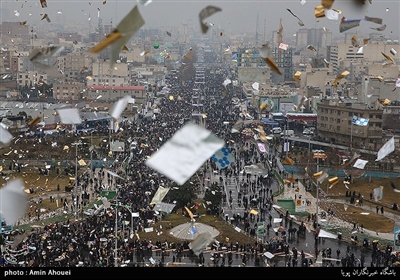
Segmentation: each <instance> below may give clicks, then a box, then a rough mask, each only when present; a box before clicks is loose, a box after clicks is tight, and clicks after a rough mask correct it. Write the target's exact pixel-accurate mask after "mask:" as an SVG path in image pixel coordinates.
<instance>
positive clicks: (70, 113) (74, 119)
mask: <svg viewBox="0 0 400 280" xmlns="http://www.w3.org/2000/svg"><path fill="white" fill-rule="evenodd" d="M56 110H57V113H58V115H59V116H60V119H61V123H63V124H80V123H82V120H81V117H80V116H79V109H78V108H67V109H56Z"/></svg>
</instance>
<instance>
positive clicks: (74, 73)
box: [57, 53, 92, 82]
mask: <svg viewBox="0 0 400 280" xmlns="http://www.w3.org/2000/svg"><path fill="white" fill-rule="evenodd" d="M57 60H58V64H57V66H58V69H59V70H61V71H62V73H64V79H65V81H66V82H73V81H81V82H82V81H83V80H84V78H85V77H86V76H87V75H85V73H88V72H90V73H91V72H92V58H91V57H90V56H88V55H87V54H82V53H69V54H66V55H62V56H59V57H58V58H57Z"/></svg>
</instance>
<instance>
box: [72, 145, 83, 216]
mask: <svg viewBox="0 0 400 280" xmlns="http://www.w3.org/2000/svg"><path fill="white" fill-rule="evenodd" d="M72 145H75V186H74V204H75V205H74V210H75V214H74V216H75V219H77V217H78V216H77V214H78V212H77V211H78V145H82V142H81V141H79V142H75V143H72Z"/></svg>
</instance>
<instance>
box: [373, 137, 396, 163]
mask: <svg viewBox="0 0 400 280" xmlns="http://www.w3.org/2000/svg"><path fill="white" fill-rule="evenodd" d="M394 147H395V145H394V136H393V137H392V138H391V139H390V140H388V141H387V142H386V143H385V145H383V146H382V147H381V148H380V149H379V151H378V155H377V158H376V160H375V161H380V160H382V159H383V158H384V157H386V156H387V155H389V154H390V153H391V152H393V151H394Z"/></svg>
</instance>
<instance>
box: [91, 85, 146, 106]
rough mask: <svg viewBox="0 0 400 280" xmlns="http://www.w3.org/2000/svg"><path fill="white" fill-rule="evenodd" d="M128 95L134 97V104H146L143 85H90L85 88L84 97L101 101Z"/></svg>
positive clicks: (109, 100)
mask: <svg viewBox="0 0 400 280" xmlns="http://www.w3.org/2000/svg"><path fill="white" fill-rule="evenodd" d="M125 96H130V97H132V98H134V99H135V104H136V106H141V105H142V104H143V105H144V104H146V101H147V100H146V98H147V93H146V87H145V86H102V85H100V86H99V85H91V86H88V87H87V88H86V91H85V92H84V96H83V97H84V98H85V99H86V100H96V99H99V100H101V101H103V102H110V103H111V102H115V101H118V100H119V99H121V98H123V97H125Z"/></svg>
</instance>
